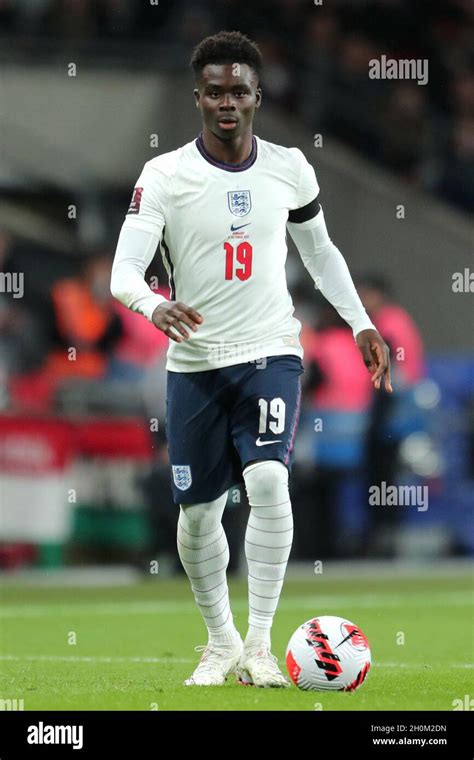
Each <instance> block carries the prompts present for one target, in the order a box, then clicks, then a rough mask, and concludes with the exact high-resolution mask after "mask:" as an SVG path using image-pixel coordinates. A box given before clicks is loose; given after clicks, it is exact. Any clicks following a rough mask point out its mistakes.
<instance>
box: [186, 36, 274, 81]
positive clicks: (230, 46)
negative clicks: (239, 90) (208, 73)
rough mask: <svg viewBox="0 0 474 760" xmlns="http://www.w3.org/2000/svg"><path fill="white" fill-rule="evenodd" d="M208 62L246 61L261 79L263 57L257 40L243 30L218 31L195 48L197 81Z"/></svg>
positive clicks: (193, 62) (194, 60) (193, 64)
mask: <svg viewBox="0 0 474 760" xmlns="http://www.w3.org/2000/svg"><path fill="white" fill-rule="evenodd" d="M208 63H246V64H247V65H248V66H250V67H251V68H252V69H253V70H254V71H255V73H256V75H257V77H258V78H259V79H260V75H261V72H262V68H263V57H262V54H261V52H260V50H259V48H258V45H257V44H256V43H255V42H252V40H250V39H249V38H248V37H246V36H245V34H242V33H241V32H218V33H217V34H213V35H212V36H211V37H206V38H205V39H204V40H202V41H201V42H200V43H199V44H198V45H196V47H195V48H194V50H193V54H192V56H191V67H192V69H193V71H194V77H195V79H196V81H197V80H198V79H199V76H200V74H201V72H202V70H203V68H204V66H207V64H208Z"/></svg>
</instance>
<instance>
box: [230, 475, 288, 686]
mask: <svg viewBox="0 0 474 760" xmlns="http://www.w3.org/2000/svg"><path fill="white" fill-rule="evenodd" d="M243 475H244V480H245V487H246V491H247V497H248V501H249V504H250V517H249V521H248V525H247V532H246V535H245V555H246V558H247V564H248V591H249V628H248V633H247V636H246V638H245V644H244V652H243V656H242V660H241V663H240V667H239V669H238V677H239V680H240V681H241V682H242V683H253V684H255V685H257V686H267V687H285V686H288V685H289V684H288V681H287V679H286V678H285V676H284V675H283V674H282V673H281V671H280V669H279V667H278V662H277V660H276V658H275V657H274V656H273V655H272V653H271V628H272V625H273V619H274V616H275V612H276V609H277V606H278V602H279V599H280V594H281V590H282V586H283V581H284V577H285V572H286V566H287V563H288V557H289V555H290V551H291V545H292V541H293V514H292V509H291V501H290V495H289V491H288V470H287V468H286V465H284V464H283V463H282V462H280V461H276V460H262V461H257V462H253V463H252V464H250V465H248V466H247V467H246V468H245V469H244V472H243Z"/></svg>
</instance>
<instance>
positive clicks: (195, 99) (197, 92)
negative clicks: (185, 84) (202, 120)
mask: <svg viewBox="0 0 474 760" xmlns="http://www.w3.org/2000/svg"><path fill="white" fill-rule="evenodd" d="M193 95H194V101H195V103H196V107H197V108H198V107H199V97H200V96H199V90H198V89H197V87H196V88H195V89H194V90H193Z"/></svg>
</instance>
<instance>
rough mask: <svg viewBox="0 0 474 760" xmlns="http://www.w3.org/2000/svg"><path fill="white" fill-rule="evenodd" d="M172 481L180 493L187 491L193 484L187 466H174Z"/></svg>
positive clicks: (189, 469) (189, 468)
mask: <svg viewBox="0 0 474 760" xmlns="http://www.w3.org/2000/svg"><path fill="white" fill-rule="evenodd" d="M173 480H174V484H175V486H176V488H179V490H180V491H187V490H188V488H189V487H190V486H191V483H192V482H193V479H192V476H191V467H190V466H189V464H174V465H173Z"/></svg>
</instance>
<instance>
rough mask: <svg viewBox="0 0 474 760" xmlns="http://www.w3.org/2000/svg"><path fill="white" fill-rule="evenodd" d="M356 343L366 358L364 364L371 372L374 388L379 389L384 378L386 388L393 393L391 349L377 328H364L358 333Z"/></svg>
mask: <svg viewBox="0 0 474 760" xmlns="http://www.w3.org/2000/svg"><path fill="white" fill-rule="evenodd" d="M356 343H357V345H358V346H359V349H360V352H361V354H362V357H363V359H364V364H365V366H366V367H367V369H368V370H369V372H370V373H371V375H372V377H371V378H370V379H371V380H372V382H373V384H374V388H376V389H377V390H379V388H380V385H381V382H382V378H383V380H384V383H385V390H386V391H388V392H389V393H392V391H393V388H392V381H391V377H390V350H389V347H388V346H387V344H386V343H385V341H384V339H383V338H382V336H381V335H380V333H378V332H377V330H362V331H361V332H360V333H357V335H356Z"/></svg>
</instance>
